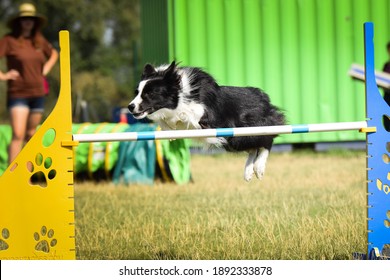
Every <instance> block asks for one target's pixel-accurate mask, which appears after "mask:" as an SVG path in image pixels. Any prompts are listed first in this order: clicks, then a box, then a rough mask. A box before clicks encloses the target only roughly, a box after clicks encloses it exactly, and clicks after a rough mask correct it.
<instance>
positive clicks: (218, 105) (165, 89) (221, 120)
mask: <svg viewBox="0 0 390 280" xmlns="http://www.w3.org/2000/svg"><path fill="white" fill-rule="evenodd" d="M135 95H136V96H135V98H134V99H133V100H132V101H131V102H130V103H129V106H128V108H129V110H130V113H131V114H132V115H133V116H134V118H136V119H142V118H145V117H148V118H149V119H151V120H153V121H156V122H157V123H158V124H159V125H160V126H161V128H162V129H163V130H174V129H205V128H226V127H249V126H272V125H283V124H285V117H284V114H283V113H282V112H281V110H280V109H278V108H277V107H275V106H274V105H272V104H271V103H270V98H269V97H268V95H267V94H266V93H265V92H263V91H262V90H260V89H257V88H253V87H232V86H219V85H218V84H217V82H216V81H215V80H214V78H213V77H212V76H210V75H209V74H207V73H206V72H205V71H203V70H202V69H200V68H194V67H178V66H177V64H176V63H175V61H173V62H172V63H171V64H170V65H162V66H159V67H154V66H152V65H150V64H146V65H145V67H144V70H143V74H142V76H141V81H140V83H139V85H138V88H137V89H136V91H135ZM276 136H277V135H270V136H243V137H226V138H208V139H206V141H207V143H209V144H214V145H217V146H222V147H224V148H225V149H226V150H227V151H247V152H248V153H249V156H248V159H247V161H246V165H245V172H244V178H245V180H246V181H250V180H251V179H252V176H253V174H255V175H256V176H257V178H259V179H261V178H262V177H263V175H264V171H265V166H266V161H267V158H268V155H269V152H270V150H271V147H272V143H273V139H274V138H275V137H276Z"/></svg>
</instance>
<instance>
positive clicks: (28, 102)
mask: <svg viewBox="0 0 390 280" xmlns="http://www.w3.org/2000/svg"><path fill="white" fill-rule="evenodd" d="M44 106H45V97H44V96H41V97H31V98H9V99H8V101H7V108H8V110H11V108H13V107H27V108H29V109H30V112H36V113H43V111H44Z"/></svg>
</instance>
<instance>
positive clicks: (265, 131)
mask: <svg viewBox="0 0 390 280" xmlns="http://www.w3.org/2000/svg"><path fill="white" fill-rule="evenodd" d="M366 127H367V122H366V121H359V122H338V123H320V124H302V125H280V126H259V127H235V128H216V129H194V130H166V131H144V132H120V133H96V134H73V141H78V142H81V143H82V142H112V141H140V140H157V139H184V138H207V137H237V136H260V135H277V134H295V133H311V132H331V131H346V130H359V129H362V128H366Z"/></svg>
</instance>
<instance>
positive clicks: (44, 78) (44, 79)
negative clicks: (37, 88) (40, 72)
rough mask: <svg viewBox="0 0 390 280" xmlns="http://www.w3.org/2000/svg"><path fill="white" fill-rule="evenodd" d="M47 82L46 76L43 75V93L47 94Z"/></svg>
mask: <svg viewBox="0 0 390 280" xmlns="http://www.w3.org/2000/svg"><path fill="white" fill-rule="evenodd" d="M49 90H50V88H49V82H48V81H47V79H46V77H43V92H44V93H45V94H49Z"/></svg>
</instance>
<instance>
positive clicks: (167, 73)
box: [164, 61, 176, 77]
mask: <svg viewBox="0 0 390 280" xmlns="http://www.w3.org/2000/svg"><path fill="white" fill-rule="evenodd" d="M175 70H176V61H172V63H171V64H170V65H169V66H168V68H167V69H166V70H165V74H164V76H165V77H167V76H171V75H172V74H173V73H174V72H175Z"/></svg>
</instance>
